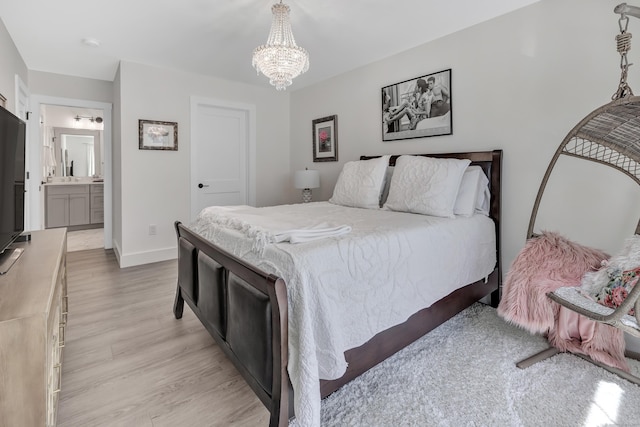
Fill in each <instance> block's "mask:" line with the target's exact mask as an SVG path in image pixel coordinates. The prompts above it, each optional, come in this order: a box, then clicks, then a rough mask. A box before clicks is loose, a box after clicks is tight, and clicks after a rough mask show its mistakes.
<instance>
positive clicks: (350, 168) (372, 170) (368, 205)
mask: <svg viewBox="0 0 640 427" xmlns="http://www.w3.org/2000/svg"><path fill="white" fill-rule="evenodd" d="M389 157H391V156H382V157H378V158H375V159H369V160H358V161H353V162H347V163H345V165H344V166H343V167H342V172H340V176H338V182H336V186H335V187H334V189H333V196H332V197H331V198H330V199H329V202H330V203H333V204H336V205H342V206H351V207H356V208H365V209H379V208H380V193H381V191H382V184H383V183H384V177H385V173H386V171H387V166H388V165H389Z"/></svg>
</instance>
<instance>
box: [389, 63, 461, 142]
mask: <svg viewBox="0 0 640 427" xmlns="http://www.w3.org/2000/svg"><path fill="white" fill-rule="evenodd" d="M452 113H453V110H452V105H451V69H448V70H444V71H439V72H437V73H433V74H427V75H425V76H421V77H417V78H415V79H411V80H406V81H404V82H400V83H395V84H392V85H390V86H385V87H383V88H382V140H383V141H396V140H399V139H408V138H422V137H427V136H439V135H451V134H452V133H453V121H452V117H451V116H452Z"/></svg>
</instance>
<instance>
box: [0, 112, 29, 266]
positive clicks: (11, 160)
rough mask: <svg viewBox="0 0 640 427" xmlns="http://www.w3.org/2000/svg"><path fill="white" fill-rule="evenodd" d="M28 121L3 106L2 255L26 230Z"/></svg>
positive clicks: (0, 130)
mask: <svg viewBox="0 0 640 427" xmlns="http://www.w3.org/2000/svg"><path fill="white" fill-rule="evenodd" d="M25 135H26V124H25V122H24V121H22V120H21V119H20V118H18V117H16V116H15V115H13V114H12V113H11V112H9V111H8V110H6V109H4V108H2V107H0V254H2V253H3V252H5V251H6V249H7V248H8V247H9V245H11V243H13V241H14V240H16V239H17V238H18V236H20V234H21V233H22V232H23V231H24V179H25Z"/></svg>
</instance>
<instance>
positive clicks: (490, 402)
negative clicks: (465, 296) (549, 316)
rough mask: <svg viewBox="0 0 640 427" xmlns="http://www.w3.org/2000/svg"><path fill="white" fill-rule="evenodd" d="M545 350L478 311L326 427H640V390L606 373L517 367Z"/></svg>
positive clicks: (377, 372) (361, 381) (337, 399)
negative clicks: (519, 362)
mask: <svg viewBox="0 0 640 427" xmlns="http://www.w3.org/2000/svg"><path fill="white" fill-rule="evenodd" d="M545 348H547V342H546V340H545V339H544V338H543V337H540V336H534V335H530V334H529V333H528V332H525V331H523V330H521V329H519V328H518V327H516V326H513V325H510V324H507V323H506V322H505V321H504V320H502V319H501V318H500V317H498V315H497V314H496V310H495V309H493V308H491V307H489V306H487V305H483V304H479V303H476V304H474V305H473V306H471V307H470V308H468V309H467V310H465V311H463V312H462V313H460V314H458V315H457V316H455V317H454V318H453V319H451V320H449V321H448V322H446V323H445V324H443V325H441V326H439V327H438V328H436V329H434V330H433V331H431V332H430V333H428V334H427V335H426V336H424V337H422V338H421V339H419V340H418V341H416V342H415V343H413V344H412V345H410V346H409V347H407V348H405V349H403V350H402V351H400V352H398V353H397V354H395V355H394V356H392V357H391V358H389V359H388V360H386V361H384V362H383V363H381V364H380V365H378V366H376V367H374V368H373V369H371V370H370V371H368V372H366V373H365V374H364V375H362V376H361V377H359V378H357V379H355V380H354V381H352V382H351V383H349V384H347V385H346V386H344V387H342V388H341V389H340V390H338V391H336V392H335V393H333V394H332V395H331V396H329V397H327V398H326V399H325V400H323V401H322V414H321V416H322V426H323V427H324V426H341V427H342V426H376V427H378V426H379V427H382V426H394V427H395V426H452V427H453V426H456V427H458V426H491V427H496V426H526V427H529V426H531V427H534V426H535V427H538V426H640V387H638V386H636V385H634V384H632V383H630V382H628V381H626V380H624V379H622V378H620V377H618V376H616V375H613V374H611V373H609V372H607V371H605V370H604V369H602V368H599V367H597V366H595V365H593V364H591V363H589V362H587V361H585V360H583V359H581V358H579V357H577V356H574V355H571V354H559V355H556V356H554V357H552V358H550V359H547V360H546V361H543V362H540V363H538V364H536V365H533V366H531V367H529V368H527V369H518V368H517V367H516V366H515V364H516V362H518V361H520V360H522V359H525V358H527V357H529V356H531V355H533V354H535V353H537V352H538V351H540V350H544V349H545ZM630 365H631V369H632V373H634V374H635V375H638V376H640V362H637V361H630ZM289 425H290V427H294V426H296V422H295V420H294V421H292V422H291V423H290V424H289Z"/></svg>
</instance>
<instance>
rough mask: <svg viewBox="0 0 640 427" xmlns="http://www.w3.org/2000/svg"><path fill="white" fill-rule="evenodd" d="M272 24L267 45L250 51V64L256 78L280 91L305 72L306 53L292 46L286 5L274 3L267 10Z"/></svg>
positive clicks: (307, 63)
mask: <svg viewBox="0 0 640 427" xmlns="http://www.w3.org/2000/svg"><path fill="white" fill-rule="evenodd" d="M271 12H273V21H272V22H271V32H269V39H268V40H267V44H264V45H262V46H258V47H257V48H255V50H254V51H253V61H251V65H253V67H254V68H255V69H256V71H257V72H258V75H260V73H262V74H264V75H265V76H267V77H268V78H269V83H271V84H272V85H273V86H275V87H276V89H277V90H284V89H286V88H287V86H289V85H291V83H292V80H293V79H294V78H295V77H298V76H299V75H300V74H302V73H304V72H305V71H307V70H308V69H309V54H308V53H307V51H306V50H305V49H303V48H301V47H299V46H298V45H297V44H296V41H295V39H294V38H293V32H292V31H291V23H290V22H289V6H287V5H286V4H283V3H282V0H280V3H276V4H274V5H273V6H272V7H271Z"/></svg>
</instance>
